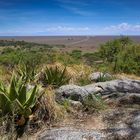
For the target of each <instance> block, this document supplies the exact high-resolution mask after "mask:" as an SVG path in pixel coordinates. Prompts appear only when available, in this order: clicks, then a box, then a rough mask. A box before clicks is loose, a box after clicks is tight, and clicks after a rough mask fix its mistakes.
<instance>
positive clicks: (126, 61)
mask: <svg viewBox="0 0 140 140" xmlns="http://www.w3.org/2000/svg"><path fill="white" fill-rule="evenodd" d="M99 53H100V56H101V58H102V59H103V60H104V63H108V65H109V67H112V70H113V71H114V72H124V73H135V74H139V69H140V67H139V65H140V63H139V57H140V47H139V46H138V45H135V44H132V41H131V40H130V39H129V38H128V37H121V38H119V39H115V40H113V41H109V42H107V43H105V44H103V45H102V46H101V48H100V49H99Z"/></svg>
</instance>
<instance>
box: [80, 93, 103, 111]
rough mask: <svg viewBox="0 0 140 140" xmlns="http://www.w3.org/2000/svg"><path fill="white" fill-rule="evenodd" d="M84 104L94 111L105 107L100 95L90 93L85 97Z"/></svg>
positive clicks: (86, 107) (87, 109)
mask: <svg viewBox="0 0 140 140" xmlns="http://www.w3.org/2000/svg"><path fill="white" fill-rule="evenodd" d="M83 105H84V108H85V110H86V111H88V112H91V113H92V112H94V111H99V110H102V109H104V108H105V103H104V102H103V100H102V99H101V97H100V96H97V95H93V94H89V95H88V96H86V97H85V98H84V101H83Z"/></svg>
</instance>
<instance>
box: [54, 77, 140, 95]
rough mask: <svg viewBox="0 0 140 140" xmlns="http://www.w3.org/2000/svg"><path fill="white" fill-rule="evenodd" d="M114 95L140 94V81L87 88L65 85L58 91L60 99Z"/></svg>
mask: <svg viewBox="0 0 140 140" xmlns="http://www.w3.org/2000/svg"><path fill="white" fill-rule="evenodd" d="M112 93H123V94H125V93H128V94H127V95H129V94H132V93H136V94H137V95H138V94H140V80H131V79H119V80H112V81H107V82H99V83H95V84H90V85H86V86H82V87H80V86H76V85H64V86H62V87H60V88H59V89H58V90H56V95H57V96H59V97H70V96H78V98H83V97H85V96H87V95H89V94H101V95H102V96H104V95H110V94H112Z"/></svg>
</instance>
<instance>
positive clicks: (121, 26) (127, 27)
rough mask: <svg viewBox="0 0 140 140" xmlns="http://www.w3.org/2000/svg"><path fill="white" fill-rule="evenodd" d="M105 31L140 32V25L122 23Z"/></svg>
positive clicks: (106, 28)
mask: <svg viewBox="0 0 140 140" xmlns="http://www.w3.org/2000/svg"><path fill="white" fill-rule="evenodd" d="M104 30H105V31H131V32H133V31H135V32H139V31H140V24H129V23H125V22H124V23H121V24H118V25H111V26H108V27H105V28H104Z"/></svg>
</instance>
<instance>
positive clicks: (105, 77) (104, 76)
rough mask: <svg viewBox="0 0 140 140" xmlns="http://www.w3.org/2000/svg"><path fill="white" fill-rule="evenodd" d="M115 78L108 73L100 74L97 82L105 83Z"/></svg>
mask: <svg viewBox="0 0 140 140" xmlns="http://www.w3.org/2000/svg"><path fill="white" fill-rule="evenodd" d="M113 79H114V77H112V76H111V75H109V74H107V73H100V76H99V77H98V78H97V80H96V82H105V81H111V80H113Z"/></svg>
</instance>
